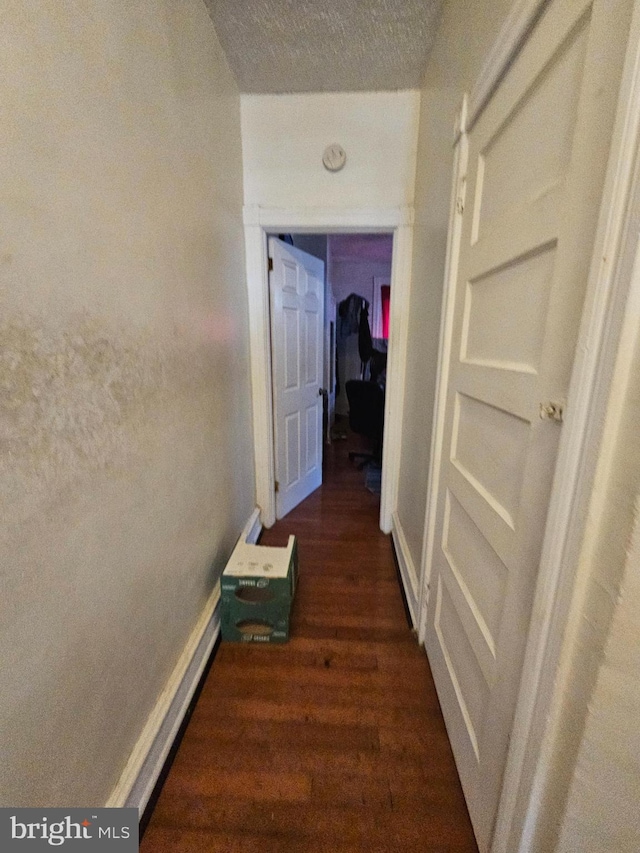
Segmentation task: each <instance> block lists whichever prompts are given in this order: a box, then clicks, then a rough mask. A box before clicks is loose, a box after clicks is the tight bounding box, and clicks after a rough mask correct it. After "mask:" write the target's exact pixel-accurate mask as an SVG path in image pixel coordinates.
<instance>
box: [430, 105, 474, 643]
mask: <svg viewBox="0 0 640 853" xmlns="http://www.w3.org/2000/svg"><path fill="white" fill-rule="evenodd" d="M466 117H467V96H466V95H465V96H464V97H463V99H462V105H461V107H460V111H459V112H458V116H457V118H456V126H455V131H454V149H455V154H454V163H453V181H452V184H451V199H450V202H449V228H448V231H447V250H446V258H445V269H444V294H443V297H442V313H441V316H440V343H439V345H438V366H437V373H436V394H435V406H434V410H433V429H432V431H431V453H430V457H429V458H430V460H431V461H430V464H429V478H428V481H427V507H426V516H425V524H424V539H423V543H422V560H421V566H420V593H419V600H420V608H419V610H420V619H419V625H418V636H419V640H420V643H421V644H422V643H424V641H425V636H426V632H427V606H428V603H429V583H430V579H431V569H432V564H433V551H434V545H435V530H436V515H437V507H438V488H439V485H440V467H441V462H442V447H443V444H444V422H445V412H446V403H447V386H448V383H449V366H450V361H451V336H452V333H453V311H454V306H455V301H456V299H455V297H456V281H457V279H458V259H459V256H460V241H461V238H462V214H463V212H464V205H465V198H466V190H467V155H468V140H467V133H466Z"/></svg>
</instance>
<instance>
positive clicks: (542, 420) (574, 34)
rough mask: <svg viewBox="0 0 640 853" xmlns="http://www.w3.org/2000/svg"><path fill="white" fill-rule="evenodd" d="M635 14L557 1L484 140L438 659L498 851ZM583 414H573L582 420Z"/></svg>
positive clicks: (470, 790)
mask: <svg viewBox="0 0 640 853" xmlns="http://www.w3.org/2000/svg"><path fill="white" fill-rule="evenodd" d="M630 6H631V2H628V3H624V2H609V0H603V2H599V0H596V2H594V3H590V2H587V0H552V2H551V3H550V4H549V6H548V7H547V9H546V11H545V13H544V14H543V16H542V17H541V19H540V20H539V21H538V23H537V25H536V26H535V28H534V29H533V31H532V32H531V33H530V35H529V37H528V38H527V40H526V41H525V43H524V45H523V46H522V47H521V49H520V51H519V53H518V55H517V57H516V59H515V61H514V62H513V64H512V65H511V66H510V68H509V70H508V72H507V73H506V75H505V76H504V78H503V79H502V81H501V83H500V85H499V86H498V88H497V90H496V91H495V92H494V93H493V95H492V97H491V99H490V101H489V103H488V104H487V106H486V107H485V109H484V110H483V111H482V113H481V114H480V116H479V118H478V120H477V122H476V124H475V125H474V126H473V128H472V129H471V131H470V133H469V136H468V151H469V156H468V174H467V185H468V187H469V196H470V197H468V198H467V199H466V205H465V209H464V214H463V221H462V236H461V243H460V255H459V265H458V272H457V276H456V280H455V282H454V284H453V286H454V288H455V292H454V312H453V323H452V345H451V352H450V374H449V381H448V386H447V400H446V407H445V419H444V423H445V429H444V446H443V454H442V464H441V468H440V481H439V485H438V498H437V511H436V536H435V547H434V559H433V567H432V574H431V578H430V584H429V590H430V591H429V610H428V615H427V632H426V645H427V651H428V654H429V658H430V661H431V665H432V669H433V673H434V678H435V681H436V685H437V689H438V694H439V697H440V701H441V705H442V709H443V713H444V716H445V720H446V724H447V729H448V732H449V736H450V739H451V743H452V747H453V750H454V754H455V758H456V762H457V765H458V770H459V773H460V778H461V781H462V785H463V788H464V792H465V796H466V799H467V803H468V806H469V811H470V814H471V819H472V822H473V825H474V829H475V832H476V836H477V839H478V843H479V847H480V849H481V851H486V850H488V849H489V846H490V842H491V834H492V830H493V824H494V820H495V815H496V811H497V805H498V800H499V796H500V790H501V785H502V777H503V772H504V766H505V761H506V755H507V749H508V744H509V736H510V731H511V726H512V721H513V714H514V708H515V702H516V699H517V694H518V688H519V680H520V673H521V668H522V660H523V653H524V647H525V641H526V636H527V631H528V627H529V619H530V615H531V607H532V601H533V594H534V590H535V584H536V576H537V569H538V563H539V558H540V551H541V546H542V540H543V535H544V529H545V520H546V511H547V506H548V502H549V496H550V490H551V485H552V478H553V472H554V465H555V458H556V451H557V447H558V441H559V438H560V434H561V430H562V424H561V423H560V422H559V421H556V420H554V419H553V418H552V417H548V416H547V417H541V412H542V415H545V410H544V408H543V409H541V405H542V406H543V407H544V406H545V405H546V404H547V403H559V404H562V403H563V401H564V400H565V398H566V394H567V391H568V385H569V378H570V374H571V368H572V364H573V353H574V348H575V344H576V339H577V332H578V325H579V320H580V312H581V307H582V301H583V297H584V290H585V285H586V280H587V275H588V267H589V261H590V258H591V250H592V243H593V236H594V232H595V223H596V219H597V213H598V205H599V199H600V195H601V191H602V183H603V176H604V171H605V167H606V159H607V154H608V145H609V136H610V129H611V126H612V123H613V114H614V109H615V101H616V98H615V93H616V90H617V84H618V79H619V73H620V67H621V60H622V57H623V54H624V47H625V44H624V42H625V26H624V21H623V22H622V25H618V23H616V25H615V26H612V21H614V20H615V21H616V22H619V21H620V16H622V17H623V18H624V16H627V15H628V14H629V12H630ZM565 417H570V412H565Z"/></svg>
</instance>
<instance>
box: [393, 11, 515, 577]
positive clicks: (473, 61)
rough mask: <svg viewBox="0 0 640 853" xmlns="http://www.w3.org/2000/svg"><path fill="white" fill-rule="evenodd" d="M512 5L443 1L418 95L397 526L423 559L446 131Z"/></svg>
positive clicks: (448, 162)
mask: <svg viewBox="0 0 640 853" xmlns="http://www.w3.org/2000/svg"><path fill="white" fill-rule="evenodd" d="M510 8H511V0H471V2H467V0H447V2H445V5H444V8H443V11H442V17H441V21H440V27H439V29H438V33H437V36H436V40H435V43H434V47H433V51H432V53H431V56H430V59H429V63H428V66H427V71H426V74H425V77H424V81H423V84H422V88H421V91H420V127H419V134H418V152H417V159H416V163H417V165H416V187H415V215H416V221H415V228H414V238H413V267H412V284H411V304H410V313H409V346H408V351H407V374H406V383H405V410H404V422H403V435H402V458H401V463H400V483H399V491H398V519H399V521H400V524H401V526H402V529H403V532H404V536H405V538H406V542H407V547H408V549H409V552H410V556H411V560H412V562H413V564H414V567H415V568H416V570H417V571H419V567H420V562H421V558H422V538H423V533H424V522H425V511H426V499H427V479H428V474H429V460H430V450H431V422H432V419H433V406H434V396H435V383H436V367H437V357H438V338H439V330H440V307H441V301H442V289H443V282H444V263H445V251H446V243H447V225H448V218H449V199H450V196H451V179H452V169H453V128H454V121H455V116H456V113H457V111H458V109H459V108H460V104H461V102H462V96H463V94H464V92H465V91H468V90H469V89H470V88H471V87H472V86H473V84H474V82H475V80H476V78H477V77H478V75H479V73H480V70H481V68H482V64H483V62H484V59H485V57H486V54H487V53H488V51H489V49H490V48H491V46H492V44H493V42H494V40H495V38H496V36H497V35H498V32H499V30H500V27H501V26H502V24H503V22H504V19H505V18H506V15H507V14H508V12H509V10H510Z"/></svg>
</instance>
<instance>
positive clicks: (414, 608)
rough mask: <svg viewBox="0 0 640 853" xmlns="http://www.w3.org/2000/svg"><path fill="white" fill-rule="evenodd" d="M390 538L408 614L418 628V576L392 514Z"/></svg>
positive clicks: (401, 530) (396, 517)
mask: <svg viewBox="0 0 640 853" xmlns="http://www.w3.org/2000/svg"><path fill="white" fill-rule="evenodd" d="M391 536H392V538H393V544H394V546H395V549H396V556H397V558H398V565H399V566H400V577H401V578H402V586H403V588H404V594H405V597H406V599H407V605H408V607H409V613H410V615H411V622H412V624H413V627H414V628H416V629H417V627H418V619H417V617H418V590H419V583H418V575H417V573H416V568H415V565H414V562H413V560H412V559H411V554H410V552H409V546H408V544H407V538H406V536H405V535H404V530H403V529H402V524H401V523H400V519H399V517H398V513H397V512H394V513H392V515H391Z"/></svg>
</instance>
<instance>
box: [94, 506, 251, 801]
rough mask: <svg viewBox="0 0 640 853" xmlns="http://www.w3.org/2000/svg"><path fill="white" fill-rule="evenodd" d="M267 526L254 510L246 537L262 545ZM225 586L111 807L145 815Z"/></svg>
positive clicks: (206, 612)
mask: <svg viewBox="0 0 640 853" xmlns="http://www.w3.org/2000/svg"><path fill="white" fill-rule="evenodd" d="M261 529H262V525H261V524H260V510H259V509H255V510H254V511H253V513H252V514H251V516H250V517H249V519H248V521H247V523H246V524H245V526H244V528H243V531H242V533H241V536H242V537H243V538H244V539H245V540H246V541H247V542H250V543H254V542H256V541H257V539H258V536H259V535H260V531H261ZM219 601H220V584H219V583H218V584H216V586H215V589H214V590H213V592H212V593H211V595H210V597H209V599H208V601H207V603H206V605H205V607H204V609H203V610H202V613H201V614H200V618H199V619H198V622H197V623H196V626H195V628H194V629H193V631H192V632H191V636H190V637H189V639H188V641H187V644H186V645H185V647H184V649H183V651H182V654H181V655H180V659H179V660H178V663H177V664H176V666H175V668H174V670H173V672H172V673H171V675H170V676H169V679H168V681H167V683H166V685H165V687H164V690H163V691H162V693H161V694H160V696H159V698H158V701H157V702H156V705H155V707H154V709H153V711H152V712H151V714H150V716H149V719H148V720H147V722H146V725H145V727H144V728H143V730H142V733H141V734H140V737H139V738H138V741H137V743H136V745H135V747H134V748H133V752H132V753H131V755H130V756H129V760H128V761H127V764H126V766H125V768H124V771H123V773H122V775H121V776H120V779H119V780H118V782H117V784H116V786H115V788H114V789H113V791H112V792H111V795H110V797H109V799H108V800H107V803H106V807H107V808H118V807H122V806H128V807H130V808H137V809H138V813H139V814H140V816H142V813H143V812H144V809H145V807H146V805H147V803H148V802H149V798H150V797H151V794H152V793H153V789H154V787H155V785H156V782H157V781H158V778H159V776H160V773H161V772H162V768H163V766H164V763H165V761H166V760H167V756H168V755H169V751H170V750H171V747H172V745H173V742H174V740H175V738H176V735H177V734H178V730H179V728H180V726H181V725H182V721H183V719H184V716H185V714H186V712H187V709H188V707H189V703H190V702H191V699H192V697H193V694H194V693H195V690H196V687H197V686H198V682H199V681H200V677H201V676H202V673H203V671H204V668H205V666H206V664H207V661H208V660H209V657H210V655H211V652H212V650H213V647H214V645H215V642H216V640H217V639H218V634H219V633H220V615H219V610H218V602H219Z"/></svg>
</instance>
